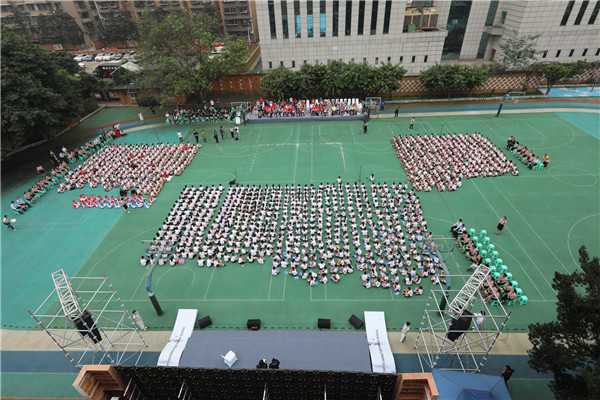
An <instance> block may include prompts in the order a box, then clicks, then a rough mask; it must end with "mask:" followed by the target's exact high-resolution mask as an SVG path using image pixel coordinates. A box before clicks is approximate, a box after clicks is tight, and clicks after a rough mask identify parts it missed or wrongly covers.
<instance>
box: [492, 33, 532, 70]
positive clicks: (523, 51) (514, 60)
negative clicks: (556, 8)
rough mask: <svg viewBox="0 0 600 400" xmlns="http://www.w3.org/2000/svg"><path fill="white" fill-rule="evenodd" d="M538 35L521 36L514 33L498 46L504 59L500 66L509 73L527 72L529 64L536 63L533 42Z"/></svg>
mask: <svg viewBox="0 0 600 400" xmlns="http://www.w3.org/2000/svg"><path fill="white" fill-rule="evenodd" d="M539 37H540V35H539V34H537V35H521V36H519V35H518V34H517V33H516V32H515V37H512V38H510V39H508V40H506V42H504V43H502V44H501V45H500V48H501V49H502V52H503V53H504V58H503V59H502V64H503V65H504V68H506V69H507V70H509V71H527V70H528V69H529V67H530V66H531V64H533V63H534V62H535V61H537V59H538V58H537V54H539V53H540V52H539V51H538V50H536V49H535V41H536V39H537V38H539Z"/></svg>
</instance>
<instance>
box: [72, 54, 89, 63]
mask: <svg viewBox="0 0 600 400" xmlns="http://www.w3.org/2000/svg"><path fill="white" fill-rule="evenodd" d="M86 56H87V54H77V55H76V56H75V57H74V59H75V61H77V62H81V61H83V59H84V58H85V57H86Z"/></svg>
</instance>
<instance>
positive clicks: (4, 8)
mask: <svg viewBox="0 0 600 400" xmlns="http://www.w3.org/2000/svg"><path fill="white" fill-rule="evenodd" d="M0 9H1V10H2V12H12V6H1V7H0Z"/></svg>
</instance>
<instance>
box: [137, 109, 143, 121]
mask: <svg viewBox="0 0 600 400" xmlns="http://www.w3.org/2000/svg"><path fill="white" fill-rule="evenodd" d="M138 118H139V119H140V122H144V116H143V115H142V112H141V111H140V112H139V113H138Z"/></svg>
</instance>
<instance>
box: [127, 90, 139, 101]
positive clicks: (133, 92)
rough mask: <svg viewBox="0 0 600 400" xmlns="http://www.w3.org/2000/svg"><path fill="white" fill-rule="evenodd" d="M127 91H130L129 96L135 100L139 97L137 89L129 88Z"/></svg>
mask: <svg viewBox="0 0 600 400" xmlns="http://www.w3.org/2000/svg"><path fill="white" fill-rule="evenodd" d="M127 93H129V97H130V98H131V99H133V100H135V99H137V90H135V89H129V90H127Z"/></svg>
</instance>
